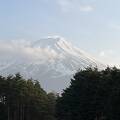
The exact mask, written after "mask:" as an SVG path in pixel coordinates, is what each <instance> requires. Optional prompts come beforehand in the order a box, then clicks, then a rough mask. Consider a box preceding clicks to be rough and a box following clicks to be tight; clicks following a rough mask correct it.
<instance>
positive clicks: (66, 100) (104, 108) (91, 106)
mask: <svg viewBox="0 0 120 120" xmlns="http://www.w3.org/2000/svg"><path fill="white" fill-rule="evenodd" d="M53 84H54V83H53ZM0 120H120V69H117V68H116V67H113V68H109V67H108V68H106V69H105V70H101V71H100V70H98V69H97V68H87V69H85V70H80V71H78V72H77V73H76V74H75V75H74V76H73V79H71V84H70V86H69V87H68V88H66V89H65V90H64V91H63V93H62V94H61V95H60V96H58V95H57V94H55V93H47V92H46V91H45V90H44V89H43V88H42V87H41V86H40V83H39V82H38V81H35V80H32V79H24V78H23V77H22V76H21V75H20V74H16V75H9V76H7V77H3V76H0Z"/></svg>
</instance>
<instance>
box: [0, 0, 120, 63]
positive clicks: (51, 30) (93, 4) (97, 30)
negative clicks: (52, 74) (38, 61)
mask: <svg viewBox="0 0 120 120" xmlns="http://www.w3.org/2000/svg"><path fill="white" fill-rule="evenodd" d="M119 12H120V0H0V40H6V41H9V40H20V39H25V40H38V39H40V38H42V37H45V36H46V37H47V36H54V35H58V36H62V37H65V38H66V39H67V40H68V41H70V42H72V43H73V44H75V45H77V46H78V47H80V48H81V49H82V50H84V51H86V52H88V53H90V54H92V55H93V56H95V57H96V58H97V59H99V60H100V61H102V62H104V63H107V64H113V65H114V64H115V65H118V64H119V63H120V13H119Z"/></svg>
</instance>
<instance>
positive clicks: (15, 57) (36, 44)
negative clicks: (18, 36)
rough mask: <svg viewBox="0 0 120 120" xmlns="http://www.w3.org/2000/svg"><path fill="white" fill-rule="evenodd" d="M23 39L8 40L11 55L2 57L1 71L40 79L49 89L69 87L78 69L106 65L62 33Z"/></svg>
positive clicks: (0, 60)
mask: <svg viewBox="0 0 120 120" xmlns="http://www.w3.org/2000/svg"><path fill="white" fill-rule="evenodd" d="M20 43H21V44H20ZM20 43H19V42H18V43H17V42H14V41H12V42H11V43H9V45H8V44H5V43H4V46H6V47H7V49H8V51H9V55H6V56H5V55H4V56H3V57H0V73H1V74H2V75H6V74H15V73H17V72H20V73H21V74H22V75H23V76H25V77H27V78H30V77H32V78H33V79H37V80H39V81H40V83H41V84H42V86H43V87H44V88H45V89H46V90H48V91H51V90H54V91H57V92H60V91H61V90H62V89H64V88H65V87H67V86H68V85H69V83H70V78H71V77H72V75H73V74H74V73H75V72H76V71H77V70H78V69H84V68H86V67H89V66H91V67H98V68H100V69H102V68H104V67H105V66H104V65H103V64H101V63H100V62H98V61H96V60H95V59H94V58H92V57H91V56H90V55H88V54H87V53H85V52H83V51H82V50H80V49H79V48H77V47H75V46H73V45H72V44H71V43H69V42H67V41H66V40H65V39H64V38H62V37H59V36H54V37H47V38H43V39H40V40H37V41H31V42H26V41H23V42H20ZM6 57H7V59H6Z"/></svg>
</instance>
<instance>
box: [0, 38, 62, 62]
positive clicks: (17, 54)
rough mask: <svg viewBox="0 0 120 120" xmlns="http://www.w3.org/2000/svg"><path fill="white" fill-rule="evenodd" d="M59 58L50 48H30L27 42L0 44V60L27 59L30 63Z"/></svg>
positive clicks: (2, 42)
mask: <svg viewBox="0 0 120 120" xmlns="http://www.w3.org/2000/svg"><path fill="white" fill-rule="evenodd" d="M58 57H60V56H59V55H58V54H57V53H56V52H55V51H54V50H52V49H50V48H39V47H32V46H31V45H30V42H27V41H17V40H16V41H11V42H4V41H1V42H0V60H1V59H2V60H3V59H13V58H14V59H15V60H23V59H27V60H30V61H32V62H34V61H35V62H36V61H39V60H54V59H55V58H58Z"/></svg>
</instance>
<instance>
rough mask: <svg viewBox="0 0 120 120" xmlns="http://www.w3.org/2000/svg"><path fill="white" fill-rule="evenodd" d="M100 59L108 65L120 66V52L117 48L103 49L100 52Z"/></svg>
mask: <svg viewBox="0 0 120 120" xmlns="http://www.w3.org/2000/svg"><path fill="white" fill-rule="evenodd" d="M98 59H99V60H100V61H103V62H104V63H105V64H107V65H110V66H114V65H115V66H117V67H120V66H119V61H120V58H119V57H118V52H117V51H115V50H102V51H101V52H100V53H99V56H98Z"/></svg>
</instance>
